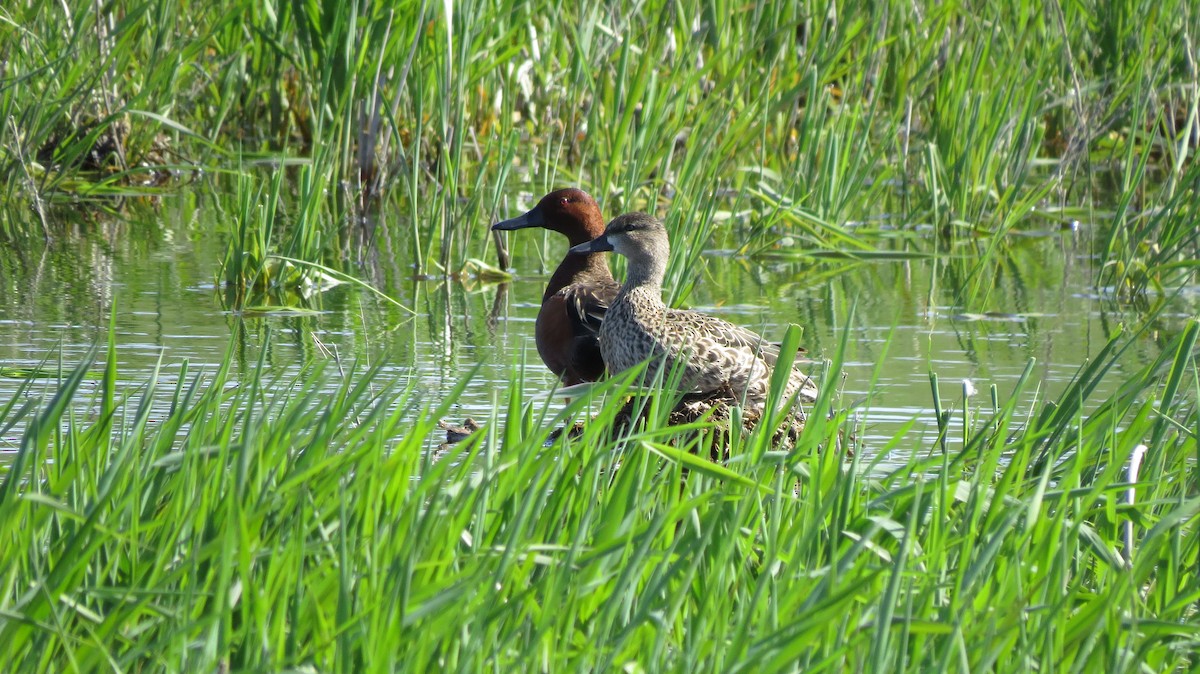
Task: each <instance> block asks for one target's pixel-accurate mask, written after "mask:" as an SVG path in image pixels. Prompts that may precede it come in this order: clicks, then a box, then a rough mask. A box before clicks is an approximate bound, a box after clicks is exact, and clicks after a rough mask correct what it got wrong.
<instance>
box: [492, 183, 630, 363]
mask: <svg viewBox="0 0 1200 674" xmlns="http://www.w3.org/2000/svg"><path fill="white" fill-rule="evenodd" d="M527 227H542V228H544V229H549V230H552V231H555V232H558V233H560V234H562V235H564V236H566V237H567V240H568V241H569V243H570V245H572V246H576V245H579V244H581V243H586V242H588V241H591V240H592V239H594V238H595V237H597V236H600V235H601V234H603V233H604V216H602V215H601V214H600V206H599V205H598V204H596V200H595V199H593V198H592V197H591V195H590V194H588V193H587V192H584V191H583V190H581V189H576V188H568V189H562V190H557V191H554V192H551V193H549V194H547V195H546V196H544V197H542V200H541V201H539V202H538V204H537V206H534V207H533V208H532V209H530V210H529V212H527V213H524V214H522V215H519V216H517V217H515V218H512V219H510V220H504V221H501V222H498V223H496V224H495V225H492V229H495V230H504V231H507V230H514V229H525V228H527ZM619 287H620V286H619V284H618V283H617V282H616V280H615V279H613V276H612V272H610V271H609V270H608V263H607V261H606V259H605V256H604V255H603V254H601V253H595V254H591V255H567V256H565V257H564V258H563V260H562V262H561V263H559V265H558V268H557V269H555V270H554V274H553V275H552V276H551V277H550V282H549V283H548V284H547V285H546V292H545V293H543V295H542V308H541V310H539V311H538V316H537V323H536V324H535V326H534V336H535V339H536V341H537V350H538V355H539V356H541V358H542V362H544V363H545V364H546V367H548V368H550V371H551V372H553V373H554V374H556V375H558V377H559V379H561V380H562V383H563V384H564V385H566V386H573V385H575V384H580V383H583V382H589V381H596V380H598V379H600V377H602V376H603V375H604V359H603V357H602V356H601V354H600V345H599V342H598V341H597V333H598V330H599V329H600V324H601V320H602V318H603V316H604V313H605V311H606V310H607V309H608V306H609V304H611V303H612V301H613V299H615V298H616V296H617V290H618V289H619Z"/></svg>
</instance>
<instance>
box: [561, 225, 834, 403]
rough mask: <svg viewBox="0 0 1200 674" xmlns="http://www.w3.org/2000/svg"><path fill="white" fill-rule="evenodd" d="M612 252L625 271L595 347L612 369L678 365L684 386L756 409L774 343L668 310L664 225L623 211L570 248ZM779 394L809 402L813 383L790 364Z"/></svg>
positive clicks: (813, 394)
mask: <svg viewBox="0 0 1200 674" xmlns="http://www.w3.org/2000/svg"><path fill="white" fill-rule="evenodd" d="M603 251H614V252H616V253H617V254H618V255H624V256H625V257H626V258H627V259H628V260H629V265H628V275H627V277H626V279H625V283H624V285H622V286H621V290H620V292H619V293H618V294H617V297H616V299H614V300H613V301H612V302H611V303H610V305H609V307H608V312H607V313H606V314H605V316H604V322H603V323H602V324H601V325H600V353H601V355H602V356H603V357H604V362H605V363H607V364H608V369H609V372H611V373H613V374H616V373H618V372H622V371H624V370H627V369H629V368H631V367H634V366H635V365H637V364H639V363H641V362H642V361H644V360H647V359H654V360H655V361H657V365H654V364H652V365H651V368H650V369H649V370H648V376H654V375H655V374H656V373H657V371H658V369H659V368H662V367H665V368H667V370H666V372H671V371H672V369H673V368H674V367H676V366H681V367H683V379H682V383H681V387H682V390H683V392H684V393H687V394H696V395H700V396H718V395H721V394H726V395H733V396H734V397H736V398H738V399H739V400H744V401H745V404H746V405H747V406H748V407H754V408H757V409H761V408H762V407H763V404H764V403H765V401H766V397H767V392H768V390H769V389H770V383H771V370H772V369H773V368H774V367H775V363H776V361H777V360H778V358H779V346H778V345H776V344H772V343H770V342H767V341H765V340H764V339H763V338H762V337H760V336H759V335H757V334H756V333H754V332H752V331H750V330H747V329H746V328H743V327H741V326H738V325H734V324H733V323H730V322H728V321H724V320H721V319H719V318H716V317H714V316H709V315H706V314H703V313H700V312H698V311H685V310H681V309H671V308H669V307H667V306H666V305H665V304H664V303H663V301H662V284H663V277H664V276H665V275H666V271H667V260H668V258H669V257H670V252H671V250H670V245H669V242H668V241H667V230H666V228H665V227H663V223H662V222H661V221H659V220H658V219H657V218H655V217H653V216H651V215H647V214H645V213H629V214H626V215H622V216H620V217H618V218H616V219H614V220H613V221H612V222H610V223H608V226H607V227H606V228H605V229H604V233H603V234H601V235H600V236H598V237H596V238H595V239H593V240H592V241H590V242H588V243H583V244H579V245H576V246H574V247H572V248H571V250H570V251H569V253H571V254H580V255H587V256H588V257H592V256H594V255H596V254H597V253H599V252H603ZM785 393H786V394H787V395H788V396H791V395H793V394H795V395H796V397H797V399H798V400H800V401H804V402H812V401H814V400H816V399H817V386H816V384H814V383H813V381H812V379H809V378H808V377H806V376H804V374H802V373H800V372H799V371H798V370H795V369H793V371H792V375H791V377H790V378H789V380H788V385H787V388H786V389H785Z"/></svg>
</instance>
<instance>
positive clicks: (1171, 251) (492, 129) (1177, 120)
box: [0, 0, 1200, 299]
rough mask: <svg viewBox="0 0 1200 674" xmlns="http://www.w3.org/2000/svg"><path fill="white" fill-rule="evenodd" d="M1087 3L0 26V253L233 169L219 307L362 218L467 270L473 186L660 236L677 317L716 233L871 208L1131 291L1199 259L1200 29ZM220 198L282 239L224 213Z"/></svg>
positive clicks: (1165, 9) (78, 19) (862, 235)
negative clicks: (1105, 270)
mask: <svg viewBox="0 0 1200 674" xmlns="http://www.w3.org/2000/svg"><path fill="white" fill-rule="evenodd" d="M1094 5H1095V3H1086V2H1085V3H1059V2H1054V3H1051V5H1049V6H1045V7H1043V6H1041V5H1037V4H1033V3H1015V4H1014V3H1001V2H992V3H985V4H984V6H983V7H978V6H970V7H968V6H962V5H958V4H950V5H946V4H944V3H936V2H917V3H887V4H885V5H881V6H880V7H874V6H872V7H870V8H858V7H841V6H839V7H838V8H836V11H833V10H831V11H828V12H826V11H825V10H824V9H817V8H810V7H808V6H807V5H805V4H803V3H801V4H796V3H750V4H747V5H736V4H733V5H726V4H724V3H716V4H715V5H714V4H712V3H702V2H697V1H695V0H684V1H683V2H675V3H665V4H662V3H643V4H639V5H637V6H635V7H613V6H606V5H595V4H587V3H584V4H582V5H569V6H565V7H559V6H558V5H556V4H554V3H539V2H535V3H532V4H521V3H498V4H495V3H493V4H485V5H483V6H478V7H477V6H458V5H456V4H455V3H438V2H410V3H400V4H398V5H388V6H385V5H376V4H371V3H363V2H347V3H333V2H309V3H282V4H278V6H276V5H275V4H270V5H262V4H261V3H256V2H248V1H247V0H221V1H220V2H218V3H215V4H213V3H210V4H209V5H207V6H206V7H205V8H204V10H203V11H190V10H188V11H176V10H177V9H182V8H178V7H176V6H175V3H172V2H167V3H166V4H162V3H151V2H148V1H146V0H129V1H121V2H116V3H112V6H111V7H109V6H106V7H105V9H104V10H96V11H91V10H89V11H83V10H77V11H73V12H71V13H70V14H68V13H67V12H68V11H71V10H69V8H67V7H66V6H65V5H64V6H63V7H62V8H60V9H56V10H55V11H41V7H40V5H37V4H36V3H24V4H22V5H20V6H17V7H13V8H10V9H7V10H6V12H7V13H4V14H3V15H0V30H3V31H4V33H3V35H4V36H5V38H6V40H5V41H4V42H3V44H5V45H6V49H5V52H4V55H3V60H4V62H5V64H6V69H5V72H4V76H5V77H7V78H8V79H7V80H6V81H7V82H8V84H9V86H0V118H3V119H4V120H5V121H4V123H2V124H0V148H3V150H0V157H2V158H3V161H0V191H2V192H3V194H4V196H5V198H6V201H7V203H10V204H13V203H23V204H29V205H31V206H32V207H33V208H31V209H23V208H12V209H6V210H5V211H3V212H0V231H3V232H4V233H5V234H7V235H10V236H14V235H21V234H40V233H43V230H44V234H45V235H49V236H54V235H55V227H54V226H55V224H56V217H55V211H54V206H55V205H56V204H66V203H69V204H70V205H71V207H72V208H74V207H75V206H76V204H77V200H79V199H84V200H89V201H92V202H94V203H98V204H102V205H103V206H104V207H107V206H108V205H110V204H112V203H113V202H119V201H120V200H122V199H148V198H155V197H157V196H158V195H161V194H163V193H165V192H166V191H169V190H172V189H180V187H181V185H180V184H181V183H184V182H187V181H191V180H196V179H198V178H200V177H202V176H206V175H211V174H213V173H214V172H216V173H222V172H225V171H230V172H233V173H236V174H241V175H242V176H243V178H235V179H234V180H243V179H244V180H247V181H249V185H239V184H229V183H225V182H223V181H222V180H216V181H213V182H214V183H215V187H216V188H217V189H216V192H217V194H218V196H217V197H216V198H215V199H214V202H215V204H214V206H215V207H216V208H218V209H221V210H224V211H227V212H232V213H233V214H234V216H237V217H239V218H242V219H241V220H239V221H238V223H237V226H239V227H243V228H250V229H253V230H257V231H255V232H250V231H245V232H243V233H242V234H241V235H239V236H237V237H234V238H235V239H236V241H235V242H234V243H235V248H234V249H233V251H232V252H233V253H236V254H238V255H243V254H244V255H246V257H245V258H244V259H242V260H231V259H227V260H226V266H225V270H226V272H230V273H229V274H226V276H227V280H229V276H232V280H231V282H232V284H233V285H235V286H239V285H244V284H248V283H251V282H252V281H253V278H254V277H256V276H258V271H257V270H258V269H259V266H260V265H261V264H262V262H263V261H264V260H265V259H266V256H267V255H271V254H283V255H286V256H289V257H296V258H300V259H304V260H307V261H310V262H321V263H323V264H328V265H331V266H335V267H339V268H343V269H344V268H348V265H344V264H343V263H344V262H346V261H354V260H356V256H357V255H358V253H359V252H360V251H361V249H362V248H363V247H368V246H370V245H372V244H374V243H377V242H378V240H377V239H376V238H375V236H374V230H373V229H371V228H370V227H366V226H364V225H363V220H362V217H361V216H363V215H364V214H367V213H380V214H382V215H381V216H380V220H381V221H382V224H383V226H384V228H385V230H386V227H387V225H388V221H389V220H396V219H398V220H399V222H397V223H395V226H394V228H393V229H392V230H391V231H392V232H393V233H396V232H402V233H403V234H404V235H405V236H404V242H403V244H402V245H401V246H399V247H398V248H396V249H394V250H396V251H402V253H403V255H404V258H405V259H404V264H405V265H411V266H412V267H413V268H414V269H415V270H416V273H418V274H448V273H454V272H455V271H456V270H459V269H461V268H462V266H463V263H464V261H466V260H468V259H479V260H488V259H491V255H489V251H488V248H489V246H490V245H491V244H490V239H489V237H488V234H487V227H486V225H487V224H489V221H490V220H492V219H493V218H494V217H496V215H497V212H496V211H497V209H498V206H499V205H500V204H501V203H503V201H504V200H503V199H502V198H501V196H500V195H507V194H511V193H513V192H515V191H518V190H520V191H529V192H533V193H536V194H540V193H542V192H544V191H546V189H547V188H549V187H551V186H559V185H562V184H566V183H581V184H583V186H585V187H587V188H588V189H590V190H591V191H592V192H593V193H595V194H596V195H597V196H598V197H599V199H600V201H601V203H602V204H603V205H604V206H605V209H606V212H608V213H619V212H621V211H626V210H630V209H633V208H647V209H652V210H658V211H660V212H662V214H663V215H666V216H667V217H666V221H667V223H668V225H669V226H670V227H671V228H672V230H673V234H675V241H676V243H677V249H678V250H680V251H681V252H682V255H681V257H680V258H679V259H680V260H681V262H678V263H673V267H672V269H671V270H670V275H669V281H671V283H669V285H670V286H671V287H673V288H677V289H678V290H677V292H678V294H679V295H680V297H677V298H675V299H680V298H681V297H682V296H686V294H687V293H688V288H689V286H688V282H689V280H690V278H692V277H693V275H691V274H688V273H685V272H686V269H687V268H689V266H690V265H689V263H691V262H694V261H695V260H696V256H697V254H698V251H699V250H701V249H703V247H704V246H705V245H707V243H708V242H709V240H710V237H711V236H712V235H713V234H715V233H716V230H718V229H720V228H730V229H733V230H736V236H737V238H738V246H737V248H738V249H739V250H741V251H747V252H749V251H756V250H763V249H770V248H774V247H776V246H778V247H781V248H784V249H789V248H795V249H804V250H807V249H824V248H837V249H842V250H845V249H855V248H864V249H865V248H871V247H874V246H875V245H876V242H875V241H874V240H873V239H871V238H870V237H869V234H870V233H869V232H865V231H856V230H852V229H848V228H846V227H845V226H844V225H845V223H847V222H864V221H869V220H871V219H872V218H875V217H878V216H879V215H880V214H887V215H889V216H892V217H891V218H890V220H891V222H893V223H896V226H898V227H900V228H903V229H911V228H914V227H916V226H917V225H927V226H928V227H929V230H928V231H929V232H931V233H932V236H931V237H930V238H931V239H935V240H936V244H933V243H930V244H928V246H929V247H932V246H934V245H936V246H937V249H938V250H939V251H945V250H946V249H953V248H954V247H955V246H956V245H959V244H960V243H961V242H962V241H969V240H974V239H977V238H987V239H988V245H987V246H986V248H985V250H984V253H985V254H986V255H987V256H992V257H996V256H1002V255H1003V254H1004V253H1005V252H1006V245H1007V240H1008V238H1007V237H1006V235H1007V234H1008V233H1010V232H1012V231H1020V230H1027V229H1029V228H1031V227H1037V226H1039V225H1038V224H1037V223H1038V222H1039V220H1036V219H1034V218H1031V217H1030V216H1031V214H1033V213H1045V212H1052V211H1055V210H1061V209H1076V210H1081V211H1083V212H1084V213H1086V214H1087V216H1088V217H1087V218H1086V219H1087V220H1088V222H1087V223H1086V224H1087V225H1088V226H1089V227H1092V228H1098V229H1100V230H1101V231H1100V234H1101V237H1100V238H1102V239H1106V240H1107V241H1106V245H1105V246H1104V250H1103V252H1104V254H1105V255H1106V259H1107V261H1111V262H1112V263H1113V264H1112V266H1111V268H1110V271H1111V275H1110V276H1111V278H1110V280H1111V282H1112V283H1113V284H1114V285H1116V286H1119V287H1120V288H1122V289H1127V290H1128V291H1129V292H1131V293H1141V292H1145V290H1147V289H1149V288H1153V287H1154V285H1155V284H1156V283H1162V284H1165V285H1170V284H1172V283H1175V282H1177V281H1178V280H1179V279H1181V278H1186V277H1187V276H1188V275H1189V274H1191V272H1192V270H1191V269H1190V268H1185V267H1186V263H1187V262H1188V261H1190V260H1193V259H1195V258H1196V257H1197V255H1196V252H1195V242H1194V240H1192V239H1191V238H1189V237H1188V236H1186V234H1185V233H1184V232H1183V230H1184V229H1185V228H1186V226H1187V225H1188V224H1190V222H1191V220H1192V219H1193V218H1192V216H1193V215H1194V214H1193V213H1191V212H1190V210H1189V209H1188V208H1187V207H1186V206H1183V205H1182V204H1189V203H1192V202H1193V201H1194V199H1192V198H1191V196H1194V192H1195V169H1194V166H1195V162H1194V161H1193V160H1192V159H1193V155H1194V152H1195V149H1196V138H1197V128H1200V121H1198V120H1197V108H1198V105H1197V101H1198V100H1200V93H1197V89H1196V85H1195V83H1196V79H1197V74H1196V65H1195V59H1194V58H1193V57H1194V54H1192V53H1190V52H1191V51H1193V48H1192V45H1194V44H1195V36H1196V35H1198V34H1200V14H1198V13H1196V12H1194V11H1192V8H1191V6H1190V5H1189V4H1188V3H1187V2H1186V0H1168V1H1167V2H1166V3H1165V4H1162V3H1159V4H1156V5H1154V6H1153V8H1152V9H1151V8H1150V7H1149V5H1144V4H1138V3H1133V2H1120V3H1118V4H1117V5H1115V6H1113V7H1109V6H1108V5H1104V6H1103V7H1100V6H1098V5H1097V6H1094ZM1101 10H1103V11H1101ZM164 17H171V19H170V20H167V19H166V18H164ZM985 17H986V18H985ZM250 157H255V158H257V160H258V161H257V162H256V163H255V162H251V161H250V159H249V158H250ZM296 162H299V163H300V165H299V166H297V165H296ZM231 165H233V166H232V168H231ZM1101 169H1103V172H1108V171H1109V170H1115V171H1116V172H1117V173H1119V174H1120V175H1121V176H1122V177H1121V180H1120V181H1119V183H1120V184H1118V185H1115V186H1113V187H1114V189H1112V190H1108V189H1106V188H1105V187H1103V186H1101V185H1100V184H1098V183H1097V182H1096V181H1095V180H1094V179H1093V178H1094V177H1095V175H1096V174H1097V173H1099V172H1101ZM268 171H273V172H275V173H276V174H280V175H281V176H282V175H283V174H286V175H285V177H283V178H282V186H283V189H280V188H278V187H273V188H272V189H270V190H264V189H260V188H259V183H260V182H261V183H263V184H275V183H276V180H277V178H276V177H275V176H269V177H267V178H265V179H264V178H263V174H264V173H266V172H268ZM189 189H190V188H189ZM247 192H249V193H253V194H256V195H257V196H259V197H262V198H263V202H264V203H261V204H260V203H259V202H257V201H256V202H254V204H253V205H254V206H255V207H256V208H257V207H258V206H260V205H262V206H265V208H266V209H267V210H268V211H271V212H275V211H279V212H280V213H282V214H284V215H286V217H284V218H282V219H280V221H279V222H276V221H275V219H274V218H273V217H270V215H271V214H270V213H266V214H262V215H261V216H260V215H254V216H252V217H249V218H248V219H247V218H244V217H242V216H245V215H247V214H246V213H244V212H242V211H243V209H242V206H244V205H245V203H246V202H245V199H244V196H245V194H246V193H247ZM280 198H282V201H283V203H284V204H286V207H285V208H283V207H281V206H280V204H278V203H275V202H276V201H278V200H279V199H280ZM1176 201H1178V202H1179V204H1181V205H1180V206H1178V207H1174V208H1170V207H1168V209H1167V213H1166V214H1165V215H1163V216H1162V217H1157V216H1156V215H1155V214H1156V213H1158V210H1156V209H1158V207H1160V206H1163V205H1165V204H1172V203H1175V202H1176ZM1097 202H1099V204H1100V205H1102V206H1103V207H1104V208H1106V209H1109V208H1110V207H1111V204H1113V203H1116V204H1119V208H1117V209H1116V210H1115V213H1113V214H1100V213H1096V212H1095V208H1096V206H1097ZM380 207H382V208H380ZM281 208H282V210H280V209H281ZM27 211H28V212H33V213H36V214H37V217H35V218H31V217H28V214H27ZM718 211H721V212H732V213H739V214H742V215H741V217H738V218H732V219H727V220H726V219H719V218H717V212H718ZM233 220H234V218H231V226H233V224H234V222H233ZM360 229H362V230H365V231H360ZM1109 232H1111V235H1110V234H1109ZM250 238H257V239H258V240H257V241H255V242H251V241H249V240H248V239H250ZM251 243H253V245H249V244H251ZM242 272H246V274H245V275H242Z"/></svg>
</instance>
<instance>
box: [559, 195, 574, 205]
mask: <svg viewBox="0 0 1200 674" xmlns="http://www.w3.org/2000/svg"><path fill="white" fill-rule="evenodd" d="M558 203H559V205H560V206H566V205H567V204H569V203H571V198H570V197H559V198H558Z"/></svg>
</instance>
